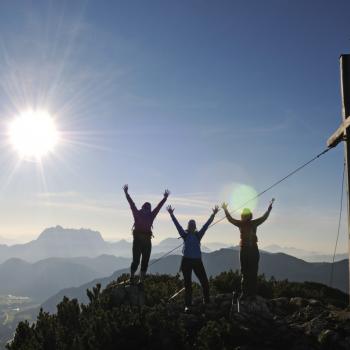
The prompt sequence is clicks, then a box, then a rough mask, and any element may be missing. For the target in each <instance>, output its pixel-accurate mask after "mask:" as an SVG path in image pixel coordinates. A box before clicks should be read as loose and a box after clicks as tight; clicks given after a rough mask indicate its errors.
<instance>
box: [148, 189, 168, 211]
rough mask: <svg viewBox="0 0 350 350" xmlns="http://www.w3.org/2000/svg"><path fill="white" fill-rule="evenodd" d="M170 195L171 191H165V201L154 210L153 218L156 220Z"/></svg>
mask: <svg viewBox="0 0 350 350" xmlns="http://www.w3.org/2000/svg"><path fill="white" fill-rule="evenodd" d="M169 194H170V191H169V190H165V191H164V195H163V196H164V197H163V199H162V200H161V201H160V202H159V203H158V205H157V206H156V207H155V208H154V209H153V210H152V215H153V218H155V217H156V216H157V214H158V213H159V211H160V209H161V208H162V206H163V205H164V203H165V202H166V200H167V199H168V197H169Z"/></svg>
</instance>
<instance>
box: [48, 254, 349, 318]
mask: <svg viewBox="0 0 350 350" xmlns="http://www.w3.org/2000/svg"><path fill="white" fill-rule="evenodd" d="M180 261H181V257H180V256H177V255H170V256H167V257H165V258H163V259H162V260H161V263H157V264H154V265H151V266H150V269H149V272H150V273H167V274H171V275H175V274H176V273H177V272H178V271H179V266H180ZM203 261H204V264H205V266H206V270H207V273H208V275H210V276H216V275H217V274H219V273H221V272H223V271H227V270H230V269H233V270H238V269H239V251H238V250H237V249H221V250H218V251H215V252H212V253H203ZM331 266H332V264H330V263H308V262H305V261H303V260H301V259H297V258H295V257H292V256H289V255H286V254H283V253H276V254H272V253H266V252H261V258H260V268H259V273H260V274H262V273H264V274H265V276H266V277H268V278H269V277H271V276H274V277H275V278H276V279H277V280H283V279H288V280H290V281H299V282H302V281H315V282H321V283H324V284H328V283H329V277H330V272H331ZM125 272H128V269H122V270H119V271H116V272H115V273H113V274H112V275H111V276H109V277H106V278H99V279H95V280H93V281H91V282H89V283H86V284H83V285H82V286H80V287H75V288H69V289H64V290H62V291H60V292H59V293H58V294H56V295H54V296H53V297H51V298H50V299H48V300H47V301H46V302H45V303H44V304H43V308H44V310H47V311H50V312H55V311H56V305H57V304H58V303H59V302H60V301H61V300H62V298H63V296H67V297H69V298H77V299H78V300H79V301H80V302H83V303H86V302H87V296H86V289H88V288H89V289H91V288H92V287H94V286H95V285H96V283H101V285H102V287H104V286H106V285H107V284H108V283H109V282H111V281H112V280H115V279H116V278H117V277H119V276H120V275H121V274H123V273H125ZM333 287H335V288H338V289H340V290H342V291H346V292H347V290H348V261H347V260H342V261H339V262H336V263H334V278H333Z"/></svg>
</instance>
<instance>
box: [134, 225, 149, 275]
mask: <svg viewBox="0 0 350 350" xmlns="http://www.w3.org/2000/svg"><path fill="white" fill-rule="evenodd" d="M151 250H152V242H151V235H150V234H148V233H135V232H134V241H133V243H132V263H131V272H132V273H135V272H136V270H137V268H138V266H139V264H140V259H141V272H146V271H147V268H148V262H149V258H150V256H151ZM141 257H142V258H141Z"/></svg>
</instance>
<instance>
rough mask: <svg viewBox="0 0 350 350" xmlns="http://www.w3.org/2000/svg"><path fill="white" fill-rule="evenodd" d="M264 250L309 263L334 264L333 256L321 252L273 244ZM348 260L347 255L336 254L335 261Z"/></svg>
mask: <svg viewBox="0 0 350 350" xmlns="http://www.w3.org/2000/svg"><path fill="white" fill-rule="evenodd" d="M262 250H264V251H266V252H269V253H285V254H288V255H292V256H295V257H296V258H299V259H303V260H305V261H308V262H332V261H333V255H331V254H324V253H320V252H314V251H308V250H304V249H300V248H295V247H281V246H279V245H277V244H271V245H269V246H266V247H263V248H262ZM347 258H348V254H347V253H341V254H336V255H335V259H334V261H340V260H344V259H347Z"/></svg>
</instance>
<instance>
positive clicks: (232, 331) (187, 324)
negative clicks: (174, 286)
mask: <svg viewBox="0 0 350 350" xmlns="http://www.w3.org/2000/svg"><path fill="white" fill-rule="evenodd" d="M103 294H104V295H105V297H107V298H108V299H109V302H110V303H111V306H112V307H119V306H121V305H125V304H127V305H131V306H140V307H146V308H147V306H144V303H145V295H144V289H143V287H139V286H137V285H131V286H130V285H127V284H122V285H120V284H113V283H112V284H110V285H109V286H108V287H107V288H106V289H105V290H104V292H103ZM179 299H180V300H179ZM162 306H163V307H164V308H165V310H166V315H167V317H168V318H169V320H174V319H177V320H178V322H180V323H181V324H183V326H184V328H185V329H186V330H187V332H188V337H189V338H192V341H193V339H196V341H195V343H192V345H194V346H195V347H199V348H202V349H220V348H230V349H231V348H232V349H236V350H238V349H240V350H255V349H256V350H258V349H259V350H264V349H266V350H267V349H270V350H271V349H291V350H304V349H305V350H310V349H311V350H312V349H315V350H316V349H337V350H338V349H339V350H342V349H344V350H347V349H350V309H341V308H337V307H335V306H333V305H331V304H324V303H323V302H322V301H321V300H316V299H305V298H301V297H293V298H287V297H281V298H276V299H264V298H262V297H259V296H258V297H257V298H256V299H254V300H250V301H241V302H240V303H239V307H238V305H237V301H236V300H235V299H234V297H233V295H232V294H229V293H227V294H217V295H215V296H213V297H212V300H211V303H210V304H208V305H203V303H202V300H201V298H196V299H194V303H193V307H192V309H191V311H190V313H184V305H183V303H182V302H181V298H178V299H177V300H175V301H171V302H168V301H167V300H164V301H163V303H162ZM189 342H191V339H189ZM228 346H229V347H228Z"/></svg>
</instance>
